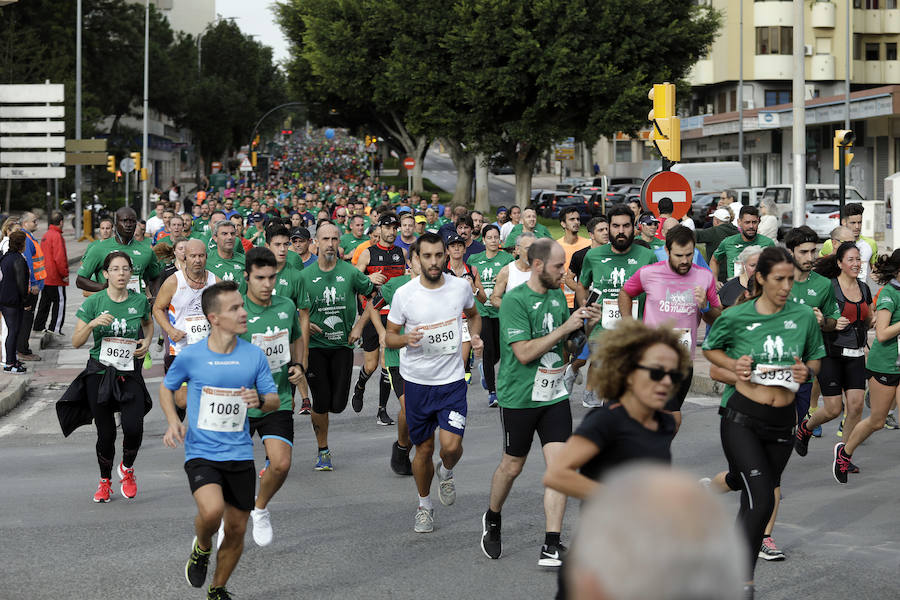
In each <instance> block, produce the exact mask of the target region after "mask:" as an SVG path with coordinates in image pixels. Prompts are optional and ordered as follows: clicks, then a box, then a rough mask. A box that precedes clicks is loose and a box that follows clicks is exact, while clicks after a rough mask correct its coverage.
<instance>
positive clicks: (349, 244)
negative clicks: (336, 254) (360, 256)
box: [340, 233, 369, 259]
mask: <svg viewBox="0 0 900 600" xmlns="http://www.w3.org/2000/svg"><path fill="white" fill-rule="evenodd" d="M368 239H369V236H367V235H364V236H362V237H361V238H358V237H356V236H354V235H353V234H352V233H345V234H344V235H342V236H341V241H340V246H341V249H342V250H343V251H344V257H345V258H347V259H349V258H350V257H351V256H353V251H354V250H356V247H357V246H359V245H360V244H362V243H363V242H365V241H367V240H368Z"/></svg>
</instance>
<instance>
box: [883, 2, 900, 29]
mask: <svg viewBox="0 0 900 600" xmlns="http://www.w3.org/2000/svg"><path fill="white" fill-rule="evenodd" d="M882 12H883V13H884V18H883V19H882V20H881V25H882V27H883V28H884V32H885V33H900V9H897V8H894V9H889V10H884V11H882Z"/></svg>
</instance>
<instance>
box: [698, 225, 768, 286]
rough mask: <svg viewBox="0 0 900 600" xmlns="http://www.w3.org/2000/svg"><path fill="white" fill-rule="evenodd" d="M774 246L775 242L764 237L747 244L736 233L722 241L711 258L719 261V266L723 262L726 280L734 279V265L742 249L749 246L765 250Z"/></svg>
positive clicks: (761, 236) (758, 237)
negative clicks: (726, 274)
mask: <svg viewBox="0 0 900 600" xmlns="http://www.w3.org/2000/svg"><path fill="white" fill-rule="evenodd" d="M774 245H775V242H773V241H772V238H768V237H766V236H764V235H757V236H756V237H755V238H753V239H752V240H751V241H749V242H748V241H745V240H744V237H743V235H742V234H740V233H736V234H734V235H731V236H728V237H727V238H725V239H724V240H722V242H721V243H720V244H719V247H718V248H716V251H715V253H714V254H713V256H712V257H713V258H715V259H716V260H717V261H719V264H720V265H721V264H722V262H723V261H724V262H725V265H726V266H727V267H728V279H731V278H732V277H734V263H735V262H737V259H738V256H739V255H740V253H741V251H742V250H743V249H744V248H747V247H749V246H760V247H761V248H767V247H768V246H774Z"/></svg>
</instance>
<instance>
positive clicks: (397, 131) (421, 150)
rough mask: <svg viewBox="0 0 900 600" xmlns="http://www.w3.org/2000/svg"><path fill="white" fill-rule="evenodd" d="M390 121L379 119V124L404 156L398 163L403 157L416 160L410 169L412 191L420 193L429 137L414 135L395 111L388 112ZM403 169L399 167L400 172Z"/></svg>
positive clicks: (401, 159) (423, 187) (423, 189)
mask: <svg viewBox="0 0 900 600" xmlns="http://www.w3.org/2000/svg"><path fill="white" fill-rule="evenodd" d="M390 117H391V118H390V121H388V120H387V119H379V122H380V123H381V126H382V127H384V129H385V131H387V132H388V133H389V134H390V135H391V136H392V137H393V138H394V140H396V141H397V142H398V143H399V144H400V145H401V146H403V151H404V153H405V154H406V156H401V157H400V164H401V166H402V165H403V159H404V158H406V157H407V156H408V157H412V158H414V159H415V161H416V166H415V167H413V170H412V190H411V191H412V192H413V193H416V194H422V193H424V191H425V186H424V185H423V183H422V166H423V165H422V163H423V162H425V154H427V153H428V146H429V145H430V144H431V138H430V137H428V136H426V135H417V136H415V137H413V136H412V134H411V133H410V132H409V130H408V129H407V128H406V125H404V124H403V122H402V121H400V117H399V116H397V114H396V113H393V112H392V113H390ZM404 172H405V170H404V169H401V170H400V173H404Z"/></svg>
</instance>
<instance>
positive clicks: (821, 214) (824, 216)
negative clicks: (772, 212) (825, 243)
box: [778, 202, 841, 240]
mask: <svg viewBox="0 0 900 600" xmlns="http://www.w3.org/2000/svg"><path fill="white" fill-rule="evenodd" d="M793 217H794V211H792V210H788V211H785V212H784V214H782V216H781V224H780V225H779V226H778V239H779V240H780V239H782V238H784V234H786V233H787V232H788V231H790V230H791V229H792V228H793V226H794V224H793ZM840 223H841V213H840V204H838V203H837V202H812V203H810V204H807V205H806V221H805V223H804V224H805V225H809V226H810V227H811V228H812V230H813V231H815V232H816V235H818V236H819V239H820V240H827V239H828V237H829V236H830V235H831V230H832V229H834V228H835V227H837V226H838V225H840Z"/></svg>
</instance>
